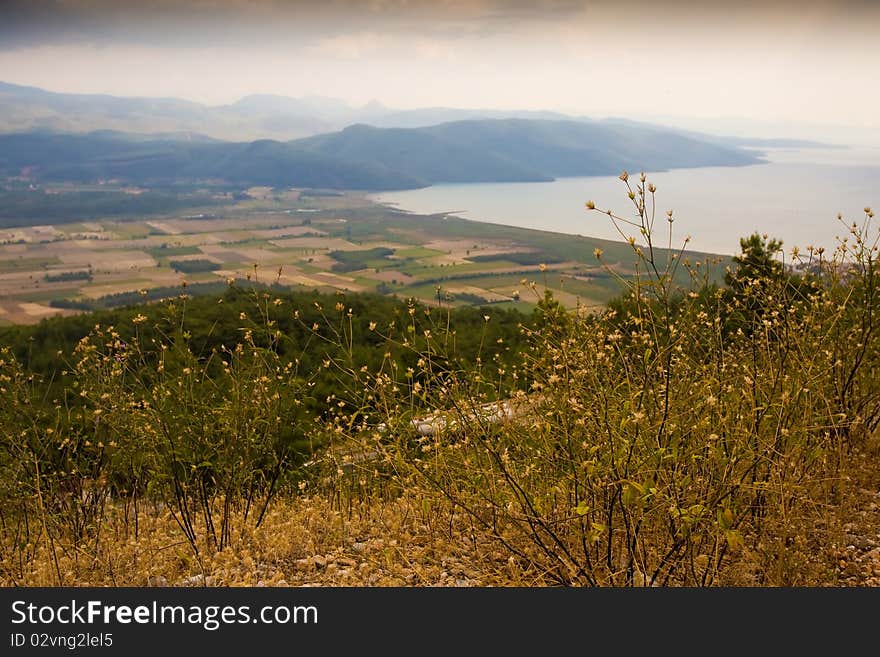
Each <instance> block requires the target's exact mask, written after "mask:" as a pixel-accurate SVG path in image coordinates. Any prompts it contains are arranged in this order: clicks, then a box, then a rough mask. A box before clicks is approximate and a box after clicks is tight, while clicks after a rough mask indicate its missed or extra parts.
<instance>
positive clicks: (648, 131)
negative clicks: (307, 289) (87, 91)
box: [0, 101, 761, 190]
mask: <svg viewBox="0 0 880 657" xmlns="http://www.w3.org/2000/svg"><path fill="white" fill-rule="evenodd" d="M169 102H173V101H169ZM167 127H168V129H169V132H168V133H166V134H159V135H132V134H127V133H119V132H114V131H107V130H103V131H96V132H91V133H88V134H58V133H54V132H41V131H31V132H25V133H18V134H7V135H0V174H2V175H5V176H7V177H9V176H19V177H24V178H27V179H31V180H34V181H62V180H63V181H79V182H90V181H95V180H102V179H103V180H108V179H114V180H119V181H124V182H127V183H132V184H140V185H147V186H150V185H159V184H168V183H175V182H204V181H217V182H225V183H229V184H232V185H242V186H250V185H271V186H283V187H309V188H327V189H363V190H387V189H408V188H415V187H424V186H427V185H431V184H434V183H442V182H524V181H548V180H552V179H554V178H556V177H560V176H586V175H611V174H616V173H619V172H620V171H621V170H622V169H628V170H632V171H638V170H646V171H648V170H650V171H657V170H660V169H669V168H678V167H700V166H741V165H747V164H754V163H757V162H759V161H761V160H760V159H759V157H758V155H756V154H755V153H754V152H750V151H746V150H743V149H741V148H738V147H736V146H729V145H723V144H719V143H715V142H712V141H706V140H701V139H697V138H695V137H692V136H687V135H683V134H680V133H678V132H674V131H669V130H664V129H661V128H656V127H652V126H645V125H638V124H632V125H625V124H618V123H609V122H585V121H571V120H540V119H480V120H468V121H454V122H448V123H442V124H439V125H434V126H429V127H422V128H380V127H375V126H369V125H364V124H356V125H351V126H349V127H347V128H345V129H343V130H341V131H337V132H331V133H327V134H321V135H316V136H312V137H307V138H304V139H298V140H294V141H286V142H281V141H274V140H268V139H262V140H257V141H249V142H226V141H218V140H215V139H211V138H208V137H204V136H201V135H192V134H185V136H184V135H182V134H181V132H180V127H181V126H179V125H177V124H173V125H169V126H167Z"/></svg>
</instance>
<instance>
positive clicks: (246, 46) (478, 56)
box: [0, 0, 880, 137]
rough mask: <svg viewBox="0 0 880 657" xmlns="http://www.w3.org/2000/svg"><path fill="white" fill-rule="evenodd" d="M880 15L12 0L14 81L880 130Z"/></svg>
mask: <svg viewBox="0 0 880 657" xmlns="http://www.w3.org/2000/svg"><path fill="white" fill-rule="evenodd" d="M878 28H880V3H877V2H874V1H873V0H838V1H835V2H832V1H825V0H798V1H796V2H794V1H789V0H767V1H765V2H755V1H753V0H738V1H737V2H726V3H712V2H702V3H700V2H695V1H694V0H690V1H687V2H685V1H679V0H666V1H664V0H655V1H652V2H648V1H647V0H634V1H630V2H627V1H626V0H618V1H616V2H613V1H607V0H597V1H593V2H590V1H576V0H531V1H530V0H515V1H502V0H433V1H424V0H367V1H356V0H320V1H315V2H297V1H293V2H290V1H288V2H281V1H280V0H196V1H194V2H177V1H173V0H140V1H136V2H124V1H120V0H49V1H46V0H0V80H2V81H6V82H12V83H16V84H26V85H32V86H37V87H42V88H45V89H49V90H52V91H63V92H76V93H109V94H114V95H123V96H164V97H167V96H175V97H181V98H187V99H191V100H196V101H199V102H203V103H207V104H224V103H229V102H232V101H234V100H236V99H238V98H240V97H242V96H245V95H248V94H254V93H271V94H280V95H288V96H310V95H311V96H315V95H316V96H330V97H338V98H342V99H344V100H347V101H349V102H350V103H352V104H355V105H363V104H365V103H367V102H369V101H371V100H378V101H380V102H382V103H383V104H385V105H388V106H391V107H396V108H401V109H407V108H415V107H428V106H444V107H461V108H492V109H520V110H526V109H542V110H556V111H561V112H565V113H570V114H576V115H587V116H593V117H596V118H599V117H604V116H623V117H628V118H635V119H649V120H662V121H665V122H667V123H673V124H679V125H685V126H686V127H692V128H694V129H706V128H712V127H714V128H715V131H716V132H718V131H722V132H728V133H734V134H736V133H739V134H753V135H755V136H769V135H770V134H774V135H778V136H829V135H832V136H833V135H834V134H839V135H845V134H857V133H864V134H866V135H877V136H878V137H880V111H878V108H880V103H878V100H880V85H878V84H877V80H878V77H880V76H878V71H880V47H878V44H877V38H878ZM762 133H763V134H762Z"/></svg>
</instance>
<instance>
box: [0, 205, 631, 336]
mask: <svg viewBox="0 0 880 657" xmlns="http://www.w3.org/2000/svg"><path fill="white" fill-rule="evenodd" d="M278 199H281V200H278ZM184 212H187V211H186V210H184V211H182V212H181V214H180V215H178V216H174V215H172V216H151V217H141V218H129V217H122V218H119V219H118V220H115V219H113V218H107V217H100V218H95V220H94V221H88V220H86V221H81V222H79V223H68V224H59V225H57V226H56V225H53V224H51V223H47V224H45V225H37V226H29V227H26V228H15V227H12V228H6V229H3V231H2V233H0V324H25V323H34V322H38V321H39V320H40V319H42V318H43V317H48V316H51V315H54V314H70V313H72V312H77V311H78V310H84V309H88V308H100V307H105V306H107V305H110V304H111V303H115V302H118V300H119V299H120V298H123V297H121V296H119V295H123V294H124V293H133V292H138V291H140V290H155V289H157V288H162V289H174V288H177V287H180V288H181V289H183V287H184V286H193V285H195V284H199V283H201V284H205V283H211V282H225V281H227V280H229V279H239V280H251V281H255V282H259V283H263V284H275V285H281V286H284V287H287V288H290V289H299V290H303V289H307V290H310V289H317V290H321V291H333V290H343V291H345V290H348V291H353V292H379V293H382V294H387V295H397V296H400V297H414V298H416V299H419V300H421V301H424V302H426V303H437V302H438V301H441V302H443V303H448V304H452V305H469V304H480V305H482V304H504V305H506V306H509V307H513V306H515V307H518V308H528V307H529V306H530V305H533V304H534V303H536V302H537V301H538V300H539V299H540V298H542V297H543V295H544V292H545V291H546V290H549V291H550V292H551V293H552V294H553V295H554V297H555V298H556V299H557V300H559V301H560V302H561V303H563V304H564V305H566V306H568V307H574V306H584V307H587V308H592V307H597V306H599V305H601V304H602V303H604V302H606V301H607V300H608V299H609V298H611V297H612V296H614V295H615V294H617V293H618V292H619V289H620V288H619V284H618V283H617V281H616V278H615V277H614V276H613V275H612V274H611V273H610V272H609V271H608V270H607V269H605V268H604V267H603V266H602V265H601V264H600V263H599V262H598V261H597V259H596V257H595V256H594V255H593V250H594V249H595V248H596V247H599V248H601V249H602V250H603V251H604V252H605V254H606V255H605V257H604V261H605V262H607V263H611V267H612V268H613V269H616V270H617V272H618V273H620V274H626V273H627V266H626V263H628V262H630V261H631V258H632V253H631V250H630V248H629V247H628V246H627V245H625V244H622V243H617V242H608V241H604V240H598V239H592V238H584V237H576V236H570V235H561V234H556V233H549V232H543V231H534V230H527V229H521V228H512V227H506V226H499V225H493V224H483V223H477V222H472V221H467V220H465V219H460V218H457V217H452V216H446V215H414V214H408V213H404V212H400V211H397V210H394V209H391V208H388V207H385V206H381V205H377V204H375V203H373V202H372V201H370V200H367V199H366V198H364V197H363V196H362V195H359V194H356V193H348V194H345V195H342V196H332V197H311V196H309V197H304V196H302V197H301V196H300V195H298V194H296V193H291V194H288V195H284V196H278V197H273V198H272V199H268V200H267V199H264V200H262V201H259V202H254V201H247V202H243V203H236V204H229V205H227V206H223V207H220V208H212V213H211V214H210V215H205V214H196V215H187V214H184ZM187 261H196V262H200V263H201V264H202V265H203V266H202V267H201V268H203V269H211V270H210V271H198V272H193V273H189V274H187V273H182V272H179V271H176V269H185V268H186V267H185V266H183V265H182V264H181V263H186V262H187ZM533 263H534V264H533ZM193 268H196V267H193ZM203 288H204V289H213V288H212V287H211V286H210V285H208V286H203ZM190 289H191V290H193V289H194V288H192V287H190ZM195 289H198V286H197V287H196V288H195ZM114 295H117V296H116V297H115V298H116V301H113V297H114ZM126 298H127V297H126Z"/></svg>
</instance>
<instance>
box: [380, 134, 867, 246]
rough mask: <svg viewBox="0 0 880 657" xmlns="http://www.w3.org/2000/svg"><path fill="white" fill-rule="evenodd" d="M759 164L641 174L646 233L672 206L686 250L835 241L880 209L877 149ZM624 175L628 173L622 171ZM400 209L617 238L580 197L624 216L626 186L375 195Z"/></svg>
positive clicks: (774, 158)
mask: <svg viewBox="0 0 880 657" xmlns="http://www.w3.org/2000/svg"><path fill="white" fill-rule="evenodd" d="M767 159H768V160H769V161H768V163H766V164H758V165H753V166H746V167H706V168H698V169H677V170H673V171H661V172H656V173H651V172H649V173H648V179H649V180H650V181H652V182H653V183H654V184H655V185H656V186H657V193H656V198H657V213H656V217H657V219H656V223H655V231H656V230H659V239H658V240H657V241H658V242H659V243H660V244H665V243H666V239H667V232H666V228H667V225H666V221H665V215H666V210H669V209H672V210H673V211H674V217H675V222H674V234H673V245H674V246H680V245H681V243H682V241H683V240H684V238H685V236H687V235H691V238H692V239H691V242H690V244H689V245H688V248H689V249H690V250H694V251H704V252H711V253H722V254H735V253H737V252H738V251H739V239H740V237H744V236H746V235H749V234H751V233H753V232H755V231H757V232H759V233H767V234H768V235H769V236H771V237H776V238H779V239H782V240H783V243H784V247H785V250H786V251H788V250H790V248H791V247H792V246H794V245H797V246H799V247H801V248H802V249H803V248H804V247H806V246H809V245H813V246H825V248H826V249H829V250H830V249H832V248H833V247H834V246H836V244H837V241H836V239H835V238H836V237H837V236H844V235H845V234H846V233H847V229H846V227H845V226H844V225H842V224H841V222H840V221H838V219H837V215H838V213H842V214H843V217H844V219H845V220H847V221H848V224H851V223H852V222H853V221H857V222H859V223H860V224H861V222H862V220H863V219H864V213H863V208H864V207H865V206H871V207H873V208H875V209H876V208H877V207H880V148H862V149H803V150H775V151H769V152H767ZM630 173H633V172H630ZM372 198H373V199H375V200H377V201H379V202H382V203H387V204H393V205H395V206H396V207H398V208H400V209H402V210H408V211H411V212H416V213H422V214H430V213H438V212H447V213H453V214H456V215H458V216H461V217H464V218H467V219H471V220H474V221H483V222H489V223H498V224H505V225H509V226H519V227H522V228H534V229H539V230H549V231H553V232H559V233H569V234H576V235H585V236H591V237H600V238H605V239H614V240H619V239H621V236H620V234H619V233H618V232H617V231H615V229H614V227H613V226H612V225H611V223H610V221H609V219H608V217H607V216H603V215H602V214H600V213H597V212H589V211H587V210H586V209H585V208H584V204H585V202H586V201H588V200H592V201H594V202H595V203H596V206H597V207H600V208H602V209H605V208H611V209H612V210H614V211H615V213H617V214H622V213H625V214H623V216H624V217H628V218H629V217H632V216H633V214H632V210H633V209H632V205H631V203H630V201H629V199H628V198H627V197H626V188H625V186H624V184H623V183H622V182H621V181H620V180H619V179H618V178H617V177H616V176H594V177H585V178H560V179H557V180H555V181H553V182H549V183H478V184H444V185H435V186H433V187H427V188H424V189H417V190H408V191H397V192H386V193H382V194H375V195H373V196H372Z"/></svg>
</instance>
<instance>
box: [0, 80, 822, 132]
mask: <svg viewBox="0 0 880 657" xmlns="http://www.w3.org/2000/svg"><path fill="white" fill-rule="evenodd" d="M510 118H519V119H537V120H550V121H578V122H583V123H591V124H595V123H599V124H609V125H623V126H627V127H642V128H655V129H662V130H664V131H667V132H678V133H680V134H684V135H686V136H689V137H694V138H696V139H698V140H701V141H711V142H715V143H720V144H722V145H727V146H743V145H746V146H757V147H786V146H816V145H817V144H815V143H813V142H805V141H800V140H754V139H743V138H733V137H717V136H713V135H708V134H700V133H695V132H693V133H691V132H686V131H683V130H678V129H672V128H669V127H666V126H660V125H651V124H646V123H638V122H634V121H630V120H627V119H618V118H610V119H603V120H601V121H595V120H593V119H590V118H588V117H583V116H567V115H565V114H560V113H558V112H547V111H508V110H489V109H455V108H448V107H428V108H420V109H412V110H399V109H392V108H389V107H386V106H384V105H382V104H381V103H379V102H376V101H373V102H370V103H368V104H366V105H364V106H363V107H353V106H351V105H349V104H348V103H346V102H345V101H342V100H339V99H337V98H324V97H305V98H289V97H286V96H277V95H268V94H262V95H252V96H246V97H244V98H242V99H240V100H238V101H236V102H234V103H231V104H229V105H218V106H208V105H202V104H200V103H195V102H192V101H189V100H182V99H179V98H129V97H118V96H108V95H100V94H66V93H55V92H51V91H46V90H44V89H39V88H37V87H26V86H21V85H16V84H9V83H5V82H0V133H7V134H8V133H16V132H29V131H33V130H42V131H51V132H62V133H90V132H94V131H96V130H115V131H119V132H128V133H140V134H165V135H167V136H171V137H174V136H177V137H186V136H188V133H198V134H199V135H207V136H210V137H212V138H215V139H225V140H232V141H253V140H255V139H275V140H278V141H288V140H291V139H299V138H302V137H308V136H312V135H318V134H322V133H328V132H335V131H338V130H342V129H343V128H345V127H347V126H350V125H352V124H357V123H365V124H369V125H372V126H376V127H380V128H421V127H426V126H433V125H438V124H440V123H449V122H455V121H467V120H477V119H510Z"/></svg>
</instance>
